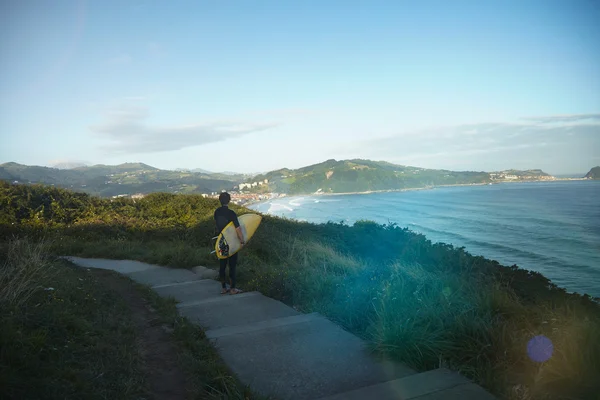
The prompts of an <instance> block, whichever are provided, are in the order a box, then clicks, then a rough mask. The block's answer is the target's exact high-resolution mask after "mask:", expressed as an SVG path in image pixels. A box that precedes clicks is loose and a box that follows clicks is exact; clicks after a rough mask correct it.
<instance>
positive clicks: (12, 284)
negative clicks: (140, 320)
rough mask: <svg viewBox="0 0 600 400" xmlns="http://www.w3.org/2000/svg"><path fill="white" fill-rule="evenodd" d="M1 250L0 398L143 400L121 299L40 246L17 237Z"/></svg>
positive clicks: (137, 361) (128, 317)
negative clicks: (54, 258)
mask: <svg viewBox="0 0 600 400" xmlns="http://www.w3.org/2000/svg"><path fill="white" fill-rule="evenodd" d="M2 250H3V251H2V253H1V256H2V264H1V265H2V267H1V268H2V273H3V278H4V279H3V285H2V286H1V287H0V320H1V322H2V329H1V330H0V349H1V350H0V392H2V393H3V396H6V397H7V398H14V399H82V398H85V399H132V398H143V397H144V396H145V395H146V394H147V390H146V386H145V381H144V376H143V375H142V374H141V372H140V360H141V358H140V356H139V354H138V352H137V347H136V338H137V333H136V330H135V327H134V325H133V323H132V322H131V321H132V320H131V315H130V313H129V309H128V307H127V305H126V304H124V303H123V300H122V299H121V298H120V297H119V296H117V295H115V294H114V293H112V292H111V291H108V290H106V289H105V288H103V287H102V286H99V285H97V284H96V282H95V281H94V279H93V278H90V277H89V276H88V275H87V274H86V273H85V271H84V270H79V269H75V268H73V267H71V266H69V265H67V263H65V262H62V261H52V260H51V259H49V258H47V257H45V251H44V247H43V246H41V245H38V244H34V245H32V244H30V243H27V242H26V241H23V240H19V241H16V242H12V243H11V244H10V246H8V248H7V246H3V249H2ZM18 276H21V277H24V276H26V277H27V279H26V280H25V279H19V278H18ZM23 288H25V289H23Z"/></svg>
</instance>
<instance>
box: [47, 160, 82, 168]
mask: <svg viewBox="0 0 600 400" xmlns="http://www.w3.org/2000/svg"><path fill="white" fill-rule="evenodd" d="M51 167H52V168H58V169H73V168H80V167H87V164H85V163H82V162H77V161H65V162H57V163H54V164H52V165H51Z"/></svg>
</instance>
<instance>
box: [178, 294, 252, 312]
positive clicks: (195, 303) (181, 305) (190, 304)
mask: <svg viewBox="0 0 600 400" xmlns="http://www.w3.org/2000/svg"><path fill="white" fill-rule="evenodd" d="M258 295H260V292H244V293H240V294H236V295H235V301H241V300H240V299H245V298H246V297H252V296H258ZM230 299H231V296H229V295H222V296H218V297H217V296H211V297H209V298H205V299H202V300H194V301H187V302H185V303H179V304H177V308H185V307H194V306H199V305H202V304H206V303H218V302H221V301H230Z"/></svg>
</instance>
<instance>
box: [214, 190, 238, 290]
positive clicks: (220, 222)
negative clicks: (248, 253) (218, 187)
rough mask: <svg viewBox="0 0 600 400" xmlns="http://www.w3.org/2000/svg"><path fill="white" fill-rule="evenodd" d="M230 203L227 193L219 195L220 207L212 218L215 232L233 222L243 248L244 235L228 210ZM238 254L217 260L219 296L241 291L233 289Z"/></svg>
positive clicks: (231, 211)
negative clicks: (219, 284) (226, 279)
mask: <svg viewBox="0 0 600 400" xmlns="http://www.w3.org/2000/svg"><path fill="white" fill-rule="evenodd" d="M230 201H231V196H230V195H229V193H227V192H223V193H221V194H220V195H219V202H221V207H219V208H217V209H216V210H215V214H214V218H215V223H216V225H217V232H221V231H222V230H223V228H225V227H226V226H227V224H229V223H230V222H232V221H233V226H235V232H236V233H237V236H238V239H240V243H241V245H242V246H244V244H245V243H244V235H243V234H242V229H241V228H240V222H239V221H238V217H237V214H236V213H235V211H233V210H230V209H229V207H228V205H229V202H230ZM237 259H238V253H235V254H234V255H232V256H231V257H229V258H224V259H219V267H220V268H219V279H220V280H221V294H226V293H229V294H238V293H241V292H242V291H241V290H239V289H237V288H236V287H235V266H236V265H237ZM227 261H229V280H230V281H231V287H230V288H229V289H227V283H226V282H225V268H227Z"/></svg>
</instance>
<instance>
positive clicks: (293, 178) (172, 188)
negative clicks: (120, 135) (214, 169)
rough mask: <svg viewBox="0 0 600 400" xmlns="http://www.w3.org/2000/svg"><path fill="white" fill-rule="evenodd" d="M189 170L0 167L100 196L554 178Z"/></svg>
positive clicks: (25, 178) (362, 163) (330, 167)
mask: <svg viewBox="0 0 600 400" xmlns="http://www.w3.org/2000/svg"><path fill="white" fill-rule="evenodd" d="M194 171H199V170H192V171H190V170H182V169H179V170H175V171H171V170H162V169H158V168H155V167H152V166H150V165H146V164H143V163H125V164H119V165H102V164H99V165H93V166H89V167H77V168H72V169H58V168H48V167H39V166H27V165H21V164H17V163H5V164H2V165H0V179H3V180H5V181H9V182H14V181H17V182H18V183H42V184H47V185H54V186H58V187H63V188H67V189H73V190H78V191H82V192H85V193H89V194H93V195H100V196H103V197H110V196H119V195H133V194H136V193H142V194H148V193H153V192H167V193H211V192H220V191H221V190H234V188H235V187H236V186H238V184H239V183H240V182H242V183H253V182H264V180H267V181H268V185H261V186H258V185H256V186H254V187H249V188H244V189H243V190H244V191H250V192H261V193H268V192H271V193H286V194H306V193H315V192H322V193H347V192H369V191H386V190H400V189H414V188H426V187H433V186H442V185H461V184H462V185H464V184H485V183H492V182H509V181H527V180H540V179H554V178H553V177H552V176H550V175H548V174H547V173H545V172H543V171H541V170H539V169H535V170H527V171H518V170H506V171H499V172H492V173H488V172H482V171H478V172H477V171H449V170H437V169H427V168H418V167H410V166H405V165H396V164H392V163H389V162H386V161H371V160H362V159H354V160H341V161H337V160H334V159H330V160H326V161H324V162H322V163H319V164H314V165H309V166H306V167H302V168H298V169H295V170H292V169H289V168H282V169H278V170H275V171H271V172H267V173H263V174H259V175H256V176H254V177H252V178H250V177H249V175H242V174H237V175H231V174H232V173H229V172H221V173H204V172H194ZM202 171H204V170H202Z"/></svg>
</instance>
